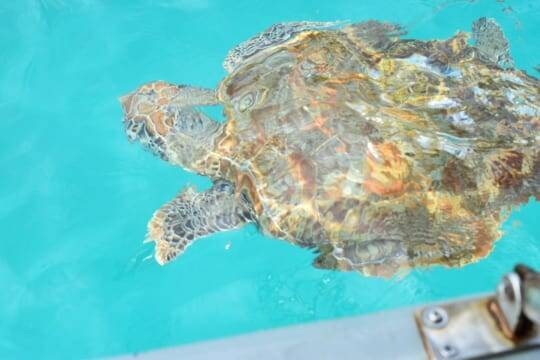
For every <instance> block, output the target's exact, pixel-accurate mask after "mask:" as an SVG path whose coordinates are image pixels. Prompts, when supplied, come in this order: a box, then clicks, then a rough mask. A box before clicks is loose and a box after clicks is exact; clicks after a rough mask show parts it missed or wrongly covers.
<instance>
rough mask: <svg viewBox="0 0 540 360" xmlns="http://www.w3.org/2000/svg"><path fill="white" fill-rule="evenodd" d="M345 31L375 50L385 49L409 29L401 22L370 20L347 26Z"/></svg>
mask: <svg viewBox="0 0 540 360" xmlns="http://www.w3.org/2000/svg"><path fill="white" fill-rule="evenodd" d="M343 31H344V32H345V33H347V34H348V35H349V36H351V37H352V38H353V39H354V40H356V41H360V42H361V43H362V44H363V45H364V46H367V47H368V48H371V49H372V50H375V51H383V50H385V49H387V48H388V47H389V46H390V45H392V44H393V43H395V42H397V41H399V40H400V37H401V36H402V35H405V34H407V30H405V28H404V27H402V26H401V25H399V24H393V23H389V22H381V21H377V20H368V21H363V22H360V23H356V24H352V25H349V26H346V27H345V28H344V29H343Z"/></svg>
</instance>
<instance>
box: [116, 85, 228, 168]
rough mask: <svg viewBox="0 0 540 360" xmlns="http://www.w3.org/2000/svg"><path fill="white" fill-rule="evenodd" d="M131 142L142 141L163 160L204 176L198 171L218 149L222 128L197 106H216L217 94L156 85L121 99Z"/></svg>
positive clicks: (144, 86) (144, 87) (196, 88)
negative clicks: (216, 140) (210, 154)
mask: <svg viewBox="0 0 540 360" xmlns="http://www.w3.org/2000/svg"><path fill="white" fill-rule="evenodd" d="M120 102H121V103H122V108H123V110H124V126H125V131H126V134H127V136H128V138H129V140H130V141H139V142H140V143H141V144H142V145H143V146H144V147H146V148H147V149H149V150H150V151H151V152H153V153H154V154H156V155H158V156H159V157H161V158H162V159H163V160H166V161H169V162H170V163H172V164H175V165H179V166H181V167H184V168H187V169H188V170H191V171H195V172H198V173H203V172H204V169H200V168H198V167H197V165H196V164H198V163H199V162H200V161H202V160H203V159H205V158H206V157H208V155H209V153H210V152H211V151H212V150H213V149H214V141H215V139H216V138H217V137H218V136H219V135H220V134H221V130H222V129H223V127H222V124H220V123H219V122H217V121H214V120H212V119H211V118H210V117H208V116H206V115H205V114H204V113H203V112H201V111H198V110H197V109H195V108H194V106H204V105H215V104H218V100H217V98H216V95H215V91H214V90H211V89H204V88H199V87H194V86H187V85H176V84H170V83H166V82H164V81H155V82H151V83H148V84H145V85H142V86H140V87H139V88H138V89H137V90H135V91H133V92H132V93H130V94H128V95H126V96H123V97H121V98H120Z"/></svg>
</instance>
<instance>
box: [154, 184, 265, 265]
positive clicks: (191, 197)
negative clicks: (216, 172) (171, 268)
mask: <svg viewBox="0 0 540 360" xmlns="http://www.w3.org/2000/svg"><path fill="white" fill-rule="evenodd" d="M254 220H255V217H254V212H253V210H252V207H251V204H250V203H249V201H248V200H247V199H246V198H245V197H243V196H242V195H240V196H238V195H237V194H236V193H235V191H234V185H233V184H231V183H230V182H228V181H225V180H218V181H216V182H215V183H214V185H213V186H212V188H210V189H208V190H206V191H204V192H196V191H195V190H194V189H193V188H191V187H190V188H187V189H185V190H184V191H182V192H181V193H180V194H179V195H178V196H177V197H176V198H174V199H173V200H172V201H171V202H169V203H167V204H165V205H164V206H163V207H161V208H160V209H159V210H158V211H156V212H155V213H154V216H153V217H152V219H151V220H150V222H149V223H148V239H147V241H155V242H156V252H155V258H156V260H157V262H158V263H159V264H161V265H163V264H165V263H167V262H169V261H171V260H173V259H174V258H175V257H176V256H178V255H180V254H182V253H183V252H184V251H185V250H186V248H187V247H188V246H189V245H191V244H192V243H193V241H195V240H197V239H199V238H201V237H203V236H206V235H210V234H212V233H216V232H220V231H226V230H232V229H235V228H238V227H240V226H242V225H243V224H245V223H247V222H251V221H254Z"/></svg>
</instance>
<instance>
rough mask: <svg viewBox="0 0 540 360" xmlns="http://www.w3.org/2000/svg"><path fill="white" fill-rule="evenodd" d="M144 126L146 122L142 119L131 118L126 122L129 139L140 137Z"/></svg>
mask: <svg viewBox="0 0 540 360" xmlns="http://www.w3.org/2000/svg"><path fill="white" fill-rule="evenodd" d="M143 127H144V123H143V122H142V121H132V120H129V121H128V122H126V134H127V137H128V139H129V141H135V140H136V139H137V138H138V137H139V134H140V133H141V130H142V129H143Z"/></svg>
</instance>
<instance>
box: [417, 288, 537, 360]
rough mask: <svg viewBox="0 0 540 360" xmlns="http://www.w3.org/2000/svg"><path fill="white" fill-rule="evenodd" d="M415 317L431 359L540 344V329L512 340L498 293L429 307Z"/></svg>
mask: <svg viewBox="0 0 540 360" xmlns="http://www.w3.org/2000/svg"><path fill="white" fill-rule="evenodd" d="M415 319H416V323H417V325H418V328H419V330H420V334H421V336H422V341H423V342H424V346H425V348H426V350H427V353H428V356H429V358H430V359H444V360H447V359H452V360H455V359H471V358H476V357H486V356H491V355H496V354H503V353H508V352H514V351H520V350H524V349H526V348H530V347H538V346H540V335H539V333H538V329H535V330H534V331H533V332H532V333H531V334H529V336H528V337H527V338H525V339H519V340H516V339H512V336H511V335H509V334H508V331H507V329H505V324H504V320H503V317H502V316H501V313H500V308H499V307H498V304H497V301H496V299H495V297H494V296H486V297H482V298H475V299H468V300H461V301H456V302H450V303H445V304H441V305H437V306H430V307H426V308H423V309H420V310H418V311H416V312H415Z"/></svg>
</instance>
